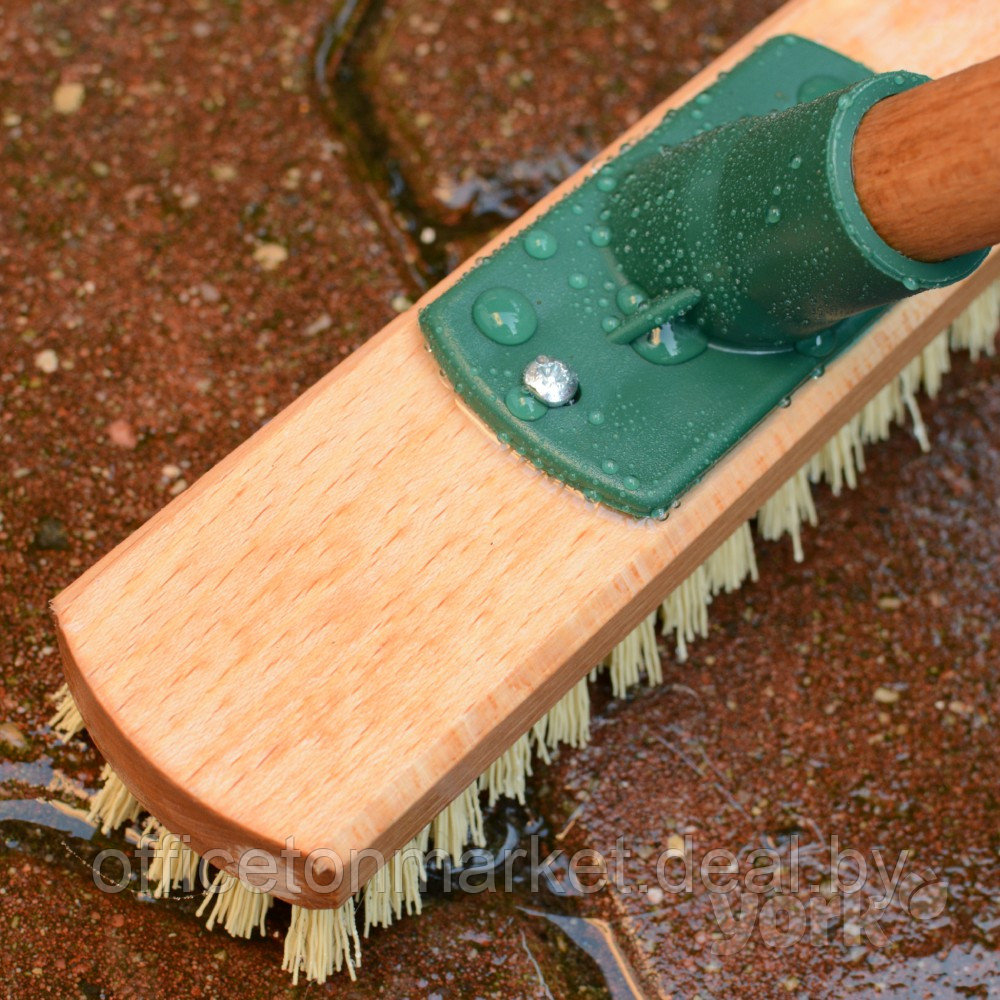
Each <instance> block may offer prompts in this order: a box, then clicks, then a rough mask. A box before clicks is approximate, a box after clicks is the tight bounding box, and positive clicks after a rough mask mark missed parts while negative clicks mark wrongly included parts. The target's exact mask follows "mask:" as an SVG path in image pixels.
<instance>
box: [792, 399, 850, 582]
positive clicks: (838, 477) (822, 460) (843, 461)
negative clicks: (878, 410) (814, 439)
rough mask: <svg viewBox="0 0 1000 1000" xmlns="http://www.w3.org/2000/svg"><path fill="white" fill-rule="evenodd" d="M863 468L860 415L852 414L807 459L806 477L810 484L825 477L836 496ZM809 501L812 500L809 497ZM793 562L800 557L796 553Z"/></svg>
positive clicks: (799, 560) (812, 522)
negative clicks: (807, 472) (807, 470)
mask: <svg viewBox="0 0 1000 1000" xmlns="http://www.w3.org/2000/svg"><path fill="white" fill-rule="evenodd" d="M864 471H865V451H864V445H863V443H862V438H861V415H860V414H856V415H855V416H853V417H851V419H850V420H848V421H847V423H846V424H844V426H843V427H841V428H840V430H839V431H837V433H836V434H834V435H833V437H831V438H830V440H829V441H827V442H826V444H825V445H823V447H822V448H820V450H819V451H818V452H816V454H815V455H813V457H812V459H810V461H809V480H810V482H813V483H819V482H821V481H822V480H826V482H827V483H828V484H829V486H830V491H831V492H832V493H833V495H834V496H835V497H839V496H840V493H841V491H842V490H843V488H844V486H848V487H849V488H850V489H852V490H853V489H855V488H856V487H857V485H858V473H859V472H864ZM809 502H810V504H811V503H812V500H811V498H810V501H809ZM813 516H814V517H815V511H814V513H813ZM815 523H816V522H815V520H812V521H810V524H812V525H815ZM796 561H797V562H801V561H802V560H801V559H799V558H798V557H797V556H796Z"/></svg>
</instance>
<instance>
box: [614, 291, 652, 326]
mask: <svg viewBox="0 0 1000 1000" xmlns="http://www.w3.org/2000/svg"><path fill="white" fill-rule="evenodd" d="M645 301H646V296H645V294H644V293H643V290H642V289H641V288H640V287H639V286H638V285H625V286H623V287H622V288H619V289H618V294H617V295H616V296H615V302H616V303H617V305H618V308H619V309H621V311H622V312H623V313H625V315H626V316H631V315H632V313H634V312H635V311H636V310H637V309H638V308H639V306H641V305H642V304H643V303H644V302H645ZM615 325H616V326H617V324H615Z"/></svg>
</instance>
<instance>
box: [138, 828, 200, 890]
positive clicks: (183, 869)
mask: <svg viewBox="0 0 1000 1000" xmlns="http://www.w3.org/2000/svg"><path fill="white" fill-rule="evenodd" d="M151 822H152V823H156V821H155V820H152V821H151ZM156 827H157V828H158V829H157V830H156V831H155V832H156V844H155V846H154V847H153V860H152V861H151V862H150V864H149V881H150V882H153V883H155V887H154V889H153V896H154V898H156V899H162V898H163V897H165V896H169V895H170V893H171V892H172V891H173V890H174V889H186V890H190V889H192V888H194V885H195V881H196V880H197V878H198V865H199V864H200V863H201V858H199V857H198V855H197V854H196V853H195V852H194V851H193V850H192V849H191V848H190V847H189V846H188V845H187V843H186V841H184V840H183V839H182V838H181V837H178V836H177V835H176V834H173V833H170V832H169V831H168V830H164V829H163V828H162V827H160V826H159V824H158V823H156ZM153 832H154V831H153V830H152V829H151V828H150V827H149V826H147V834H144V836H146V835H148V834H151V833H153Z"/></svg>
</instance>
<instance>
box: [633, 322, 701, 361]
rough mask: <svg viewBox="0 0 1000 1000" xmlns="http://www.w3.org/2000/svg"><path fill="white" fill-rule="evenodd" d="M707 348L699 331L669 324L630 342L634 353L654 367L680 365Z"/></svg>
mask: <svg viewBox="0 0 1000 1000" xmlns="http://www.w3.org/2000/svg"><path fill="white" fill-rule="evenodd" d="M707 347H708V339H707V338H706V337H705V335H704V334H703V333H701V331H700V330H697V329H695V328H694V327H690V326H686V325H685V326H682V325H680V324H678V325H676V326H674V325H672V324H670V323H664V324H663V325H662V326H660V327H657V328H656V329H655V330H653V331H652V333H650V334H649V335H648V336H645V337H639V338H638V339H637V340H633V341H632V349H633V350H634V351H635V353H636V354H638V355H639V357H640V358H643V359H644V360H646V361H651V362H652V363H653V364H654V365H682V364H684V362H686V361H691V360H692V359H694V358H696V357H698V355H699V354H702V353H704V351H705V350H706V349H707Z"/></svg>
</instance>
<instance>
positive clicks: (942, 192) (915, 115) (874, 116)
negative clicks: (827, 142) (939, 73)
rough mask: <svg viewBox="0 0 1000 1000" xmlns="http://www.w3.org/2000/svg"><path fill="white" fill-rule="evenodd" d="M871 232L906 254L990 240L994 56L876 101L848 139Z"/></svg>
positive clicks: (999, 96)
mask: <svg viewBox="0 0 1000 1000" xmlns="http://www.w3.org/2000/svg"><path fill="white" fill-rule="evenodd" d="M853 161H854V185H855V188H856V190H857V192H858V198H859V200H860V201H861V207H862V208H863V209H864V211H865V214H866V215H867V216H868V218H869V220H870V221H871V224H872V225H873V226H874V227H875V230H876V232H877V233H878V234H879V235H880V236H881V237H882V239H884V240H885V241H886V243H888V244H889V245H890V246H891V247H894V248H895V249H896V250H898V251H899V252H900V253H903V254H906V255H907V256H908V257H912V258H914V259H916V260H923V261H934V260H945V259H946V258H948V257H955V256H957V255H958V254H963V253H967V252H968V251H970V250H981V249H983V248H984V247H988V246H992V245H993V244H994V243H1000V56H997V57H996V58H994V59H990V60H989V61H987V62H983V63H979V64H978V65H976V66H970V67H969V68H968V69H963V70H961V71H960V72H958V73H953V74H952V75H951V76H945V77H942V78H941V79H939V80H931V81H930V82H929V83H924V84H921V85H920V86H919V87H914V88H913V89H912V90H907V91H904V92H903V93H901V94H895V95H894V96H893V97H887V98H886V99H885V100H883V101H879V102H878V104H876V105H875V106H874V107H873V108H872V109H871V110H870V111H869V112H868V113H867V114H866V115H865V117H864V118H863V119H862V121H861V124H860V126H859V127H858V131H857V134H856V135H855V138H854V152H853Z"/></svg>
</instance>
